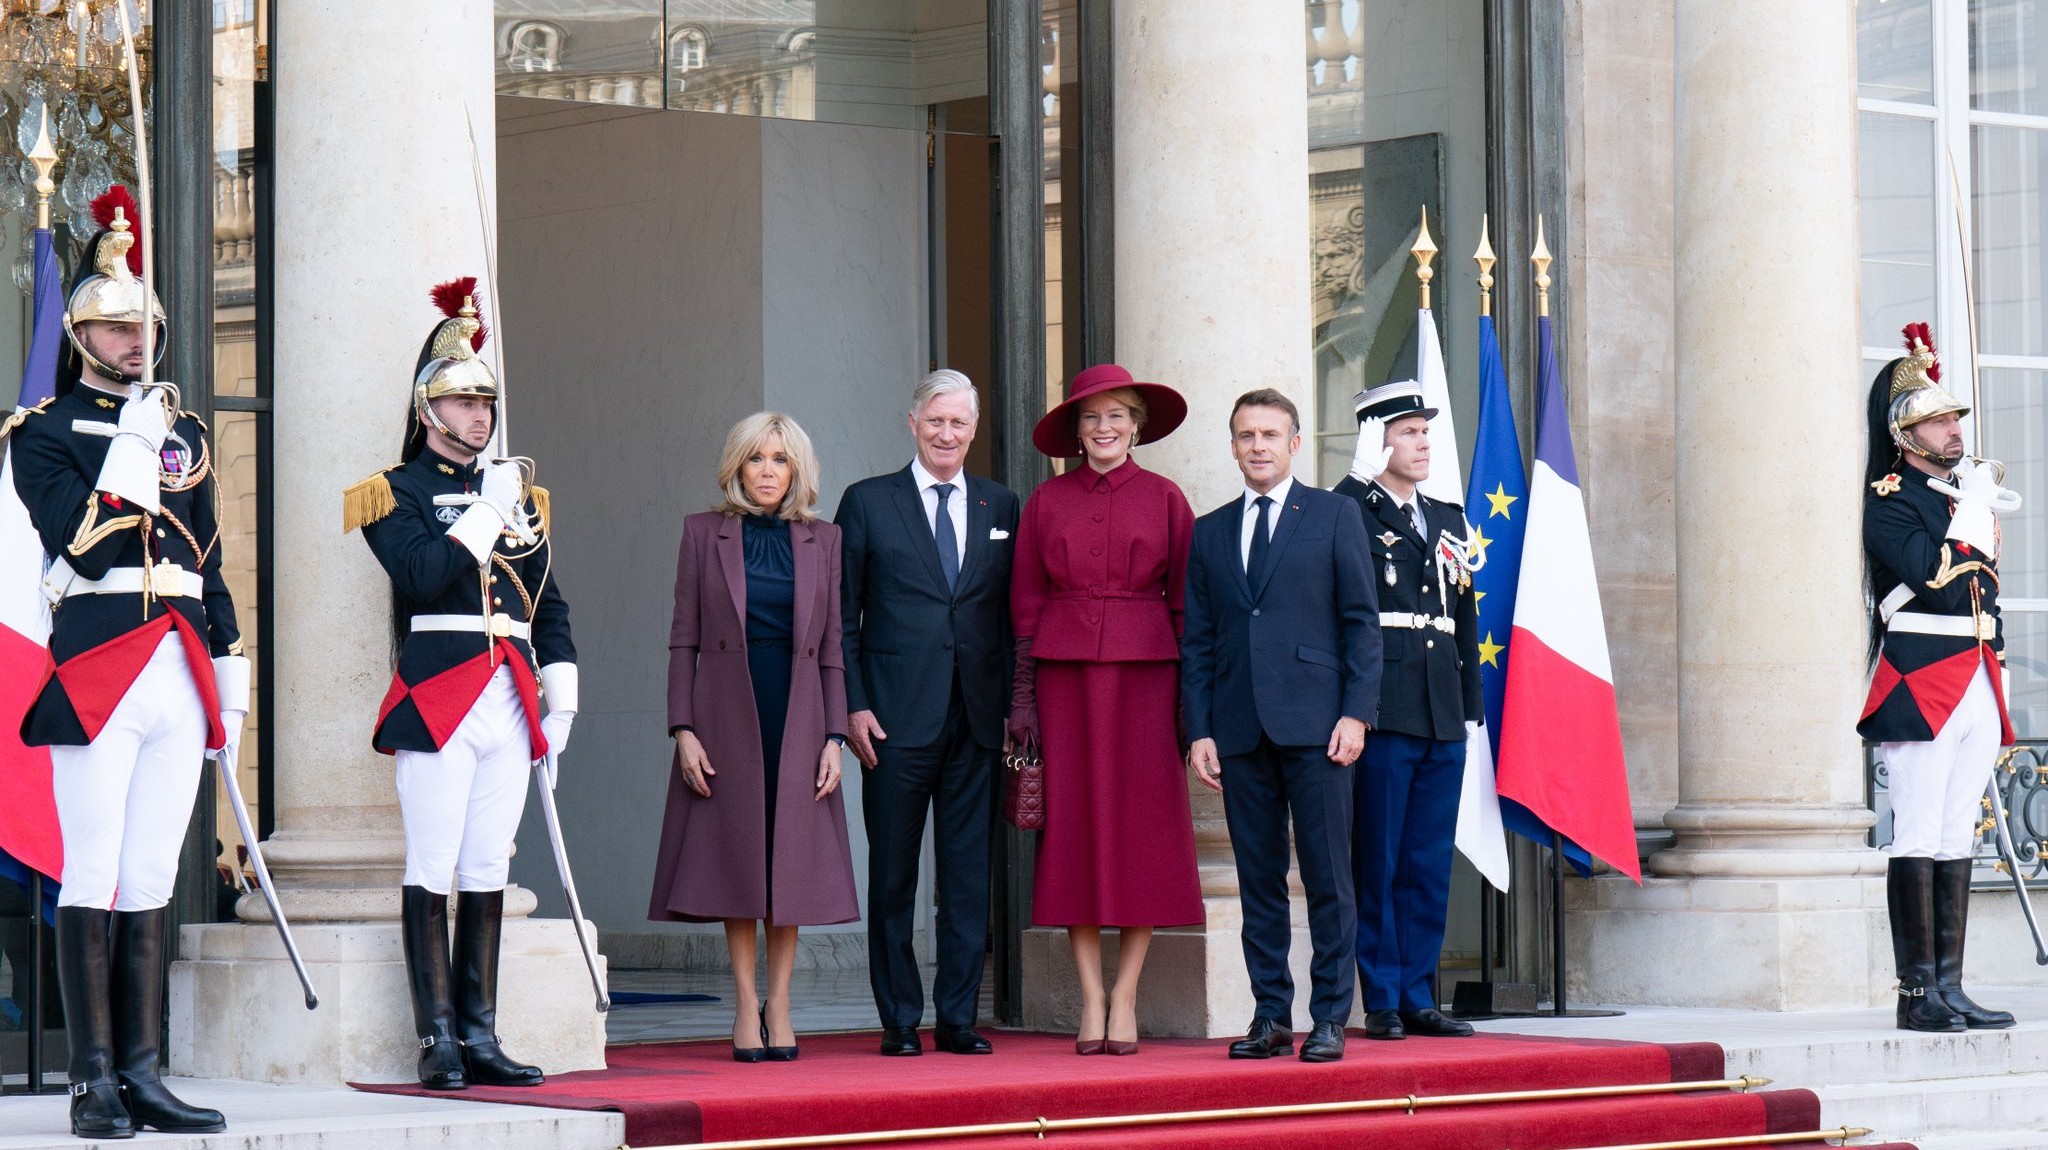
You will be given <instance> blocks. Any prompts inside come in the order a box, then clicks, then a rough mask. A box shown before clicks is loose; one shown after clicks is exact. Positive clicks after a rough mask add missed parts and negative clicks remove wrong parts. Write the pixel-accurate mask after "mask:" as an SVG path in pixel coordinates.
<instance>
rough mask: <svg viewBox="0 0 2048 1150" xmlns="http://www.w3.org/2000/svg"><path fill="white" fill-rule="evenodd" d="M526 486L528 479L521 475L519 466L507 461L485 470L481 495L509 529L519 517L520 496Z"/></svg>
mask: <svg viewBox="0 0 2048 1150" xmlns="http://www.w3.org/2000/svg"><path fill="white" fill-rule="evenodd" d="M525 485H526V478H525V476H523V475H522V474H520V471H519V465H518V464H517V463H513V462H511V461H509V460H507V461H506V462H503V463H493V464H491V465H490V466H489V467H486V468H484V481H483V490H482V491H481V492H480V493H479V494H481V495H482V496H483V500H484V502H485V503H488V504H490V505H491V507H492V508H493V509H494V510H496V511H497V513H498V515H499V517H500V518H502V519H503V520H504V521H505V524H506V526H508V527H509V526H511V524H512V521H513V520H514V519H515V518H516V517H517V516H518V515H519V504H520V502H521V500H520V498H519V494H520V491H521V489H522V488H524V487H525Z"/></svg>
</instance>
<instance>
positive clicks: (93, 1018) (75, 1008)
mask: <svg viewBox="0 0 2048 1150" xmlns="http://www.w3.org/2000/svg"><path fill="white" fill-rule="evenodd" d="M111 915H112V912H111V911H104V910H95V909H93V908H92V907H87V906H60V907H58V908H57V988H58V991H59V992H60V993H61V994H62V995H63V997H64V1032H65V1036H66V1037H67V1038H69V1039H70V1041H71V1064H70V1078H71V1134H72V1136H73V1137H74V1138H133V1137H135V1124H134V1122H133V1121H131V1120H130V1119H129V1117H128V1107H127V1105H126V1104H124V1103H123V1102H122V1101H121V1081H120V1079H118V1078H116V1077H115V1076H114V1018H113V1010H112V1007H111V1005H110V1003H109V1002H108V996H109V995H110V994H112V993H113V983H112V980H111V979H109V978H108V975H107V925H108V919H109V918H110V917H111Z"/></svg>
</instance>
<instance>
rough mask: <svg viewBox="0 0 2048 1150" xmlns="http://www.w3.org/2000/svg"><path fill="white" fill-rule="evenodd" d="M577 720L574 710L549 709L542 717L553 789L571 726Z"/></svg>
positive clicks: (542, 733) (550, 784)
mask: <svg viewBox="0 0 2048 1150" xmlns="http://www.w3.org/2000/svg"><path fill="white" fill-rule="evenodd" d="M575 721H576V712H574V711H549V712H548V713H547V714H546V715H543V716H542V717H541V720H540V733H541V737H542V738H545V739H546V740H547V741H548V756H547V780H548V789H549V790H551V791H552V790H554V789H555V774H556V771H557V769H558V766H559V764H560V763H561V761H562V752H563V751H565V750H567V749H568V747H569V727H570V725H571V724H573V723H574V722H575Z"/></svg>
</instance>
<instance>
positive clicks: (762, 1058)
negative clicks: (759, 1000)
mask: <svg viewBox="0 0 2048 1150" xmlns="http://www.w3.org/2000/svg"><path fill="white" fill-rule="evenodd" d="M732 1060H733V1061H734V1062H766V1061H767V1060H768V1008H767V1007H765V1006H764V1007H762V1008H761V1045H759V1046H756V1047H754V1048H753V1049H751V1050H749V1049H747V1048H746V1047H744V1046H741V1045H740V1044H739V1043H737V1042H735V1043H733V1044H732Z"/></svg>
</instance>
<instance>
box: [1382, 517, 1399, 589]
mask: <svg viewBox="0 0 2048 1150" xmlns="http://www.w3.org/2000/svg"><path fill="white" fill-rule="evenodd" d="M1400 538H1401V537H1400V536H1399V535H1397V534H1395V533H1394V532H1392V531H1387V532H1382V533H1381V535H1380V545H1381V546H1382V547H1385V548H1386V549H1387V569H1386V573H1385V574H1384V575H1383V576H1382V577H1383V578H1385V579H1386V581H1387V586H1389V587H1392V586H1393V585H1394V580H1395V575H1394V543H1395V541H1397V540H1399V539H1400Z"/></svg>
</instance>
